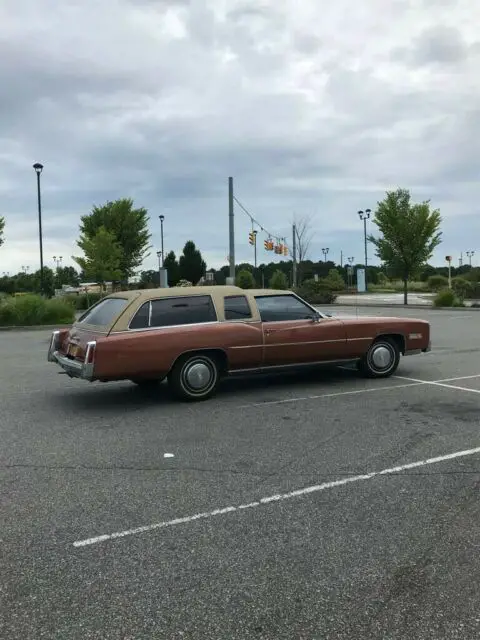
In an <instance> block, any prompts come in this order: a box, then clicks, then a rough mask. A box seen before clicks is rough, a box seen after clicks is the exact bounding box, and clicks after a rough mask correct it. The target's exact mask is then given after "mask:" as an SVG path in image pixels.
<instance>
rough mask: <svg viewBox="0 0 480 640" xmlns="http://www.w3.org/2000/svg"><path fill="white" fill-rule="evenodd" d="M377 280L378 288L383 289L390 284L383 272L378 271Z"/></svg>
mask: <svg viewBox="0 0 480 640" xmlns="http://www.w3.org/2000/svg"><path fill="white" fill-rule="evenodd" d="M377 280H378V286H380V287H385V286H386V285H388V283H389V282H390V281H389V279H388V278H387V276H386V275H385V274H384V273H383V271H380V273H379V274H378V278H377Z"/></svg>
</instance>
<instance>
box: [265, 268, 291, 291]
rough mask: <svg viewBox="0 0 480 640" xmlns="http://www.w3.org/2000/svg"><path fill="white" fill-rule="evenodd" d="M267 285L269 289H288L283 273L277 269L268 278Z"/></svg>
mask: <svg viewBox="0 0 480 640" xmlns="http://www.w3.org/2000/svg"><path fill="white" fill-rule="evenodd" d="M269 285H270V289H288V280H287V276H286V275H285V274H284V273H283V271H281V270H280V269H277V270H276V271H274V273H273V275H272V277H271V278H270V282H269Z"/></svg>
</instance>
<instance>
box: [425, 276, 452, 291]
mask: <svg viewBox="0 0 480 640" xmlns="http://www.w3.org/2000/svg"><path fill="white" fill-rule="evenodd" d="M427 287H428V288H429V289H430V291H440V290H441V289H446V288H447V287H448V278H446V277H445V276H440V275H436V276H430V277H429V278H428V280H427Z"/></svg>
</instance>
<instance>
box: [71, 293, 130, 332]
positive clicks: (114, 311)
mask: <svg viewBox="0 0 480 640" xmlns="http://www.w3.org/2000/svg"><path fill="white" fill-rule="evenodd" d="M129 303H130V300H129V299H128V298H104V299H103V300H100V302H99V303H98V304H96V305H95V306H94V307H92V308H91V309H89V310H88V311H86V312H85V313H84V314H83V315H82V316H80V318H79V319H78V321H77V322H81V323H85V324H90V325H92V326H97V327H108V326H110V325H111V324H112V323H113V321H114V320H115V319H116V318H117V317H118V316H119V315H120V314H121V313H122V311H124V310H125V309H126V308H127V306H128V305H129Z"/></svg>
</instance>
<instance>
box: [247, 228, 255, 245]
mask: <svg viewBox="0 0 480 640" xmlns="http://www.w3.org/2000/svg"><path fill="white" fill-rule="evenodd" d="M248 242H249V244H255V234H254V233H253V231H250V233H249V234H248Z"/></svg>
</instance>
